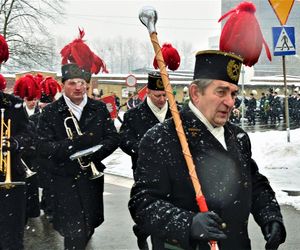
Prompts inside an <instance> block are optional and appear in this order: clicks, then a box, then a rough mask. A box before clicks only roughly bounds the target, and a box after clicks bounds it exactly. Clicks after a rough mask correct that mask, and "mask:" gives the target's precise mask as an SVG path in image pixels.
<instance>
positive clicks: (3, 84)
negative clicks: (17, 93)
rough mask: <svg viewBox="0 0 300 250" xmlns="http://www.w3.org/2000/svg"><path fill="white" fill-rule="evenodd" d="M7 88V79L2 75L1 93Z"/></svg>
mask: <svg viewBox="0 0 300 250" xmlns="http://www.w3.org/2000/svg"><path fill="white" fill-rule="evenodd" d="M5 88H6V79H5V78H4V76H3V75H2V74H0V91H2V90H4V89H5Z"/></svg>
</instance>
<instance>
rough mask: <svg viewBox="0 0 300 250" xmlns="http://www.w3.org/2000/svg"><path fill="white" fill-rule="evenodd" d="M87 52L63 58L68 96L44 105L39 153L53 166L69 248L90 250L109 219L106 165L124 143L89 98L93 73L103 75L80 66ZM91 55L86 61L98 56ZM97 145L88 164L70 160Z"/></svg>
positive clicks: (59, 225) (58, 214) (57, 208)
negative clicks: (91, 241) (106, 215)
mask: <svg viewBox="0 0 300 250" xmlns="http://www.w3.org/2000/svg"><path fill="white" fill-rule="evenodd" d="M81 39H82V36H81V38H79V39H77V40H76V43H77V47H76V48H74V49H77V48H79V47H83V48H85V46H81V44H80V45H79V44H78V43H83V41H82V40H81ZM78 40H79V41H78ZM63 50H64V49H63ZM63 50H62V52H61V53H62V55H63V54H64V53H63ZM77 52H78V51H77ZM87 52H88V51H87ZM87 52H86V53H84V51H83V52H82V53H81V52H80V51H79V52H78V53H76V55H75V54H72V56H70V55H67V57H68V58H72V59H74V60H75V62H73V61H70V62H69V61H68V60H66V64H64V62H65V61H64V60H63V66H62V83H63V95H62V96H61V97H60V98H59V99H58V100H57V101H54V102H53V103H51V104H49V105H47V106H46V107H44V109H43V112H42V113H41V114H40V116H39V121H38V126H37V131H38V139H39V141H38V149H39V155H40V157H42V158H44V159H48V161H49V162H50V163H51V169H49V171H51V176H52V178H53V182H52V183H51V184H52V189H51V192H53V195H54V198H53V200H54V208H53V227H54V229H55V230H57V231H58V232H59V233H60V234H61V235H62V236H63V237H64V248H65V249H80V250H83V249H85V247H86V245H87V243H88V241H89V239H90V238H91V236H92V235H93V233H94V229H95V228H96V227H98V226H99V225H101V224H102V222H103V221H104V214H103V187H104V176H103V174H101V172H103V171H104V169H105V166H104V164H102V162H101V161H102V160H104V159H105V158H106V157H107V156H109V155H110V154H111V153H113V152H114V151H115V150H116V149H117V148H118V146H119V140H120V138H119V134H118V132H117V130H116V128H115V126H114V123H113V121H112V119H111V118H110V114H109V111H108V110H107V108H106V105H105V104H104V103H103V102H101V101H97V100H93V99H91V98H89V97H88V96H87V94H86V93H87V84H88V83H89V82H90V79H91V74H92V73H98V71H93V70H92V68H88V67H87V65H85V66H84V67H83V66H82V67H79V65H78V64H77V60H76V56H78V55H80V54H83V55H85V54H87ZM90 56H92V57H88V58H86V60H84V61H87V60H89V59H91V58H93V57H94V56H96V55H95V54H92V55H90ZM99 60H100V58H99ZM99 60H97V61H99ZM69 117H73V118H72V119H71V120H70V119H67V118H69ZM66 119H67V120H66ZM77 125H78V126H77ZM76 126H77V129H76ZM67 128H69V130H68V129H67ZM67 131H69V132H67ZM95 146H99V147H100V149H99V147H98V149H97V150H96V151H95V152H94V153H92V154H89V155H86V156H81V157H80V160H81V162H82V164H79V161H78V160H76V159H75V160H71V159H70V156H71V155H73V154H74V153H77V152H79V151H82V150H88V149H90V148H92V147H95ZM48 166H50V165H48Z"/></svg>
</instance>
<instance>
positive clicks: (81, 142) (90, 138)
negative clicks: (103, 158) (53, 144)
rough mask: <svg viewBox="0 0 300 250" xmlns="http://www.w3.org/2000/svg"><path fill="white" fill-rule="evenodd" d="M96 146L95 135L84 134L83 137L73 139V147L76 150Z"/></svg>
mask: <svg viewBox="0 0 300 250" xmlns="http://www.w3.org/2000/svg"><path fill="white" fill-rule="evenodd" d="M96 144H97V140H96V137H95V134H93V133H84V134H83V135H78V136H76V137H75V138H74V139H73V145H74V147H75V149H77V150H83V149H87V148H90V147H93V146H95V145H96Z"/></svg>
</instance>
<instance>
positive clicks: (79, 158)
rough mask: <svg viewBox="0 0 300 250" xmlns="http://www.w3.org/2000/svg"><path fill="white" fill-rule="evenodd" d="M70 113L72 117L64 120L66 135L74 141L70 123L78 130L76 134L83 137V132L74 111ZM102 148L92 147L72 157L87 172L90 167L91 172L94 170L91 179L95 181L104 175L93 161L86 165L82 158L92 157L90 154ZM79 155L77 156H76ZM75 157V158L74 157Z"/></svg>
mask: <svg viewBox="0 0 300 250" xmlns="http://www.w3.org/2000/svg"><path fill="white" fill-rule="evenodd" d="M69 112H70V116H69V117H67V118H66V119H65V120H64V126H65V129H66V133H67V135H68V138H69V139H71V140H73V138H74V135H73V131H72V129H71V128H70V127H69V126H68V124H67V123H68V121H71V122H72V123H73V125H74V127H75V130H76V133H77V134H78V135H83V134H82V132H81V130H80V127H79V124H78V122H77V120H76V118H75V117H74V115H73V113H72V111H71V110H70V109H69ZM95 148H96V150H95ZM100 148H101V146H100V145H97V146H95V147H91V148H88V149H85V150H82V151H79V152H77V153H75V154H73V155H71V157H70V159H71V160H73V159H77V161H78V163H79V165H80V167H81V169H83V170H85V169H86V168H88V167H90V168H91V170H92V176H91V177H90V179H91V180H93V179H97V178H99V177H101V176H103V175H104V174H103V173H102V172H99V171H98V170H97V168H96V166H95V164H94V163H93V162H92V161H91V162H89V163H86V164H85V163H84V161H83V160H82V158H81V157H82V156H87V155H90V154H93V153H95V151H97V150H99V149H100ZM81 152H83V153H81ZM76 155H77V156H76ZM74 156H75V157H74Z"/></svg>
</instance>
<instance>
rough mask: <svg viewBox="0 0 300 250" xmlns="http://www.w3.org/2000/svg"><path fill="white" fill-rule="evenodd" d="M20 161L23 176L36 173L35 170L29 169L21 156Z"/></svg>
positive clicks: (27, 176)
mask: <svg viewBox="0 0 300 250" xmlns="http://www.w3.org/2000/svg"><path fill="white" fill-rule="evenodd" d="M21 162H22V164H23V166H24V171H25V178H30V177H31V176H33V175H35V174H36V172H33V171H31V169H30V168H29V167H28V166H27V164H26V162H25V161H24V160H23V159H22V158H21Z"/></svg>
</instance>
